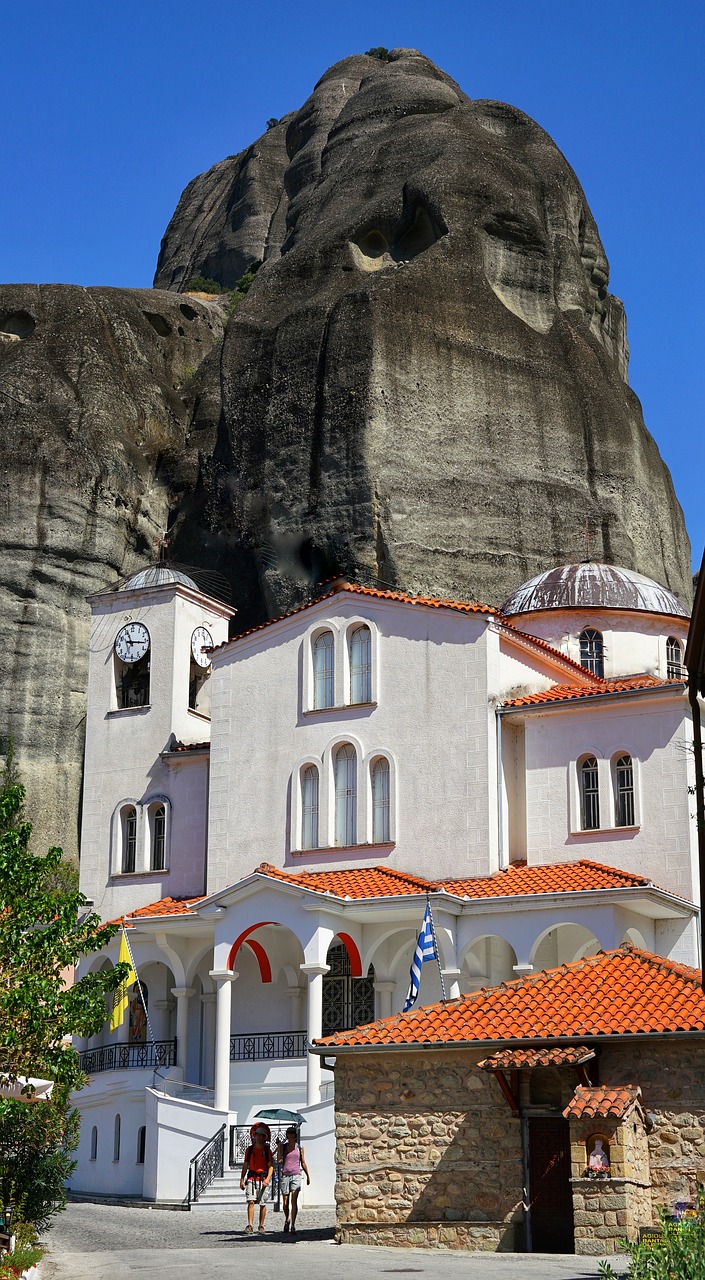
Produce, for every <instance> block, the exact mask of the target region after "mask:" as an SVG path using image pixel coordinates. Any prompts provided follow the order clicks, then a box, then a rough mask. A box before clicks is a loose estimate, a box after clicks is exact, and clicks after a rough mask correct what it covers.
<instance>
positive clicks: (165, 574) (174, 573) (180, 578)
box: [120, 564, 199, 591]
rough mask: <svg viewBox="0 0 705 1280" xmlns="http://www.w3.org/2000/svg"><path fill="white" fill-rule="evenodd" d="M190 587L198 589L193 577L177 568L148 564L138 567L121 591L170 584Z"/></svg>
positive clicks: (139, 589) (194, 589) (167, 585)
mask: <svg viewBox="0 0 705 1280" xmlns="http://www.w3.org/2000/svg"><path fill="white" fill-rule="evenodd" d="M176 585H179V586H182V587H191V589H192V591H198V590H199V588H198V587H197V585H196V583H195V582H194V580H193V578H189V577H188V576H187V574H185V573H180V572H179V570H178V569H170V568H169V566H168V565H165V564H154V565H150V567H149V568H148V569H140V571H139V573H135V574H133V576H132V577H131V578H128V580H127V582H125V583H124V584H123V585H122V586H121V587H120V590H121V591H141V590H142V589H143V588H144V587H171V586H176Z"/></svg>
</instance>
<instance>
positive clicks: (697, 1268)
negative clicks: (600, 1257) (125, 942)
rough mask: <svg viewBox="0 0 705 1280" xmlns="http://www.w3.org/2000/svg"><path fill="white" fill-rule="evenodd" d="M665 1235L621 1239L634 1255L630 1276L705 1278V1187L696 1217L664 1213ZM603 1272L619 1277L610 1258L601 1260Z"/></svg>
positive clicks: (663, 1279) (700, 1192) (644, 1278)
mask: <svg viewBox="0 0 705 1280" xmlns="http://www.w3.org/2000/svg"><path fill="white" fill-rule="evenodd" d="M661 1226H662V1229H663V1235H662V1236H661V1237H660V1238H659V1239H657V1240H652V1241H650V1242H649V1243H648V1244H646V1243H643V1244H633V1243H631V1242H630V1241H629V1240H621V1241H620V1244H621V1246H622V1248H623V1249H624V1250H625V1252H627V1253H628V1254H629V1255H630V1262H629V1270H628V1271H627V1273H626V1275H627V1276H628V1277H629V1280H676V1278H677V1280H705V1188H704V1187H700V1188H699V1190H698V1206H697V1210H696V1213H695V1216H694V1217H691V1218H682V1219H681V1220H680V1222H671V1221H668V1220H667V1218H666V1216H665V1214H663V1213H662V1214H661ZM600 1275H602V1276H609V1277H616V1275H617V1273H616V1272H615V1271H614V1270H613V1268H612V1267H611V1266H610V1264H609V1262H601V1263H600Z"/></svg>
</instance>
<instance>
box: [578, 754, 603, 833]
mask: <svg viewBox="0 0 705 1280" xmlns="http://www.w3.org/2000/svg"><path fill="white" fill-rule="evenodd" d="M579 776H580V826H581V827H582V829H583V831H596V830H597V828H598V827H599V825H600V789H599V785H598V780H597V760H596V759H595V757H594V756H586V757H585V759H584V760H583V761H582V763H581V765H580V768H579Z"/></svg>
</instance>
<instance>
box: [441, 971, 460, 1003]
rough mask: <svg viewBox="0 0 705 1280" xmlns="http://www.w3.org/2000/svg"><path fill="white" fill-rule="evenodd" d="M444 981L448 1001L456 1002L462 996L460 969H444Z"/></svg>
mask: <svg viewBox="0 0 705 1280" xmlns="http://www.w3.org/2000/svg"><path fill="white" fill-rule="evenodd" d="M441 973H442V974H443V981H444V983H445V988H446V997H447V999H448V1000H456V999H457V998H458V996H459V995H460V977H461V970H460V969H442V970H441Z"/></svg>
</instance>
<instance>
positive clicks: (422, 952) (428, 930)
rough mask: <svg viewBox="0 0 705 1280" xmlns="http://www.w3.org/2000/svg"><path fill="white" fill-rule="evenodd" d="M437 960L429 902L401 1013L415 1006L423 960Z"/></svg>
mask: <svg viewBox="0 0 705 1280" xmlns="http://www.w3.org/2000/svg"><path fill="white" fill-rule="evenodd" d="M437 959H438V953H437V951H436V939H435V937H434V935H433V921H432V920H431V904H430V902H427V903H426V910H425V911H424V917H423V924H422V925H421V932H420V934H419V936H418V939H417V941H416V950H415V951H414V958H413V960H412V961H411V970H410V973H409V990H408V993H407V997H406V1003H405V1005H404V1008H403V1009H402V1013H408V1012H409V1009H413V1007H414V1005H415V1004H416V997H417V996H418V994H419V986H420V983H421V965H422V964H423V962H424V960H437Z"/></svg>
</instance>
